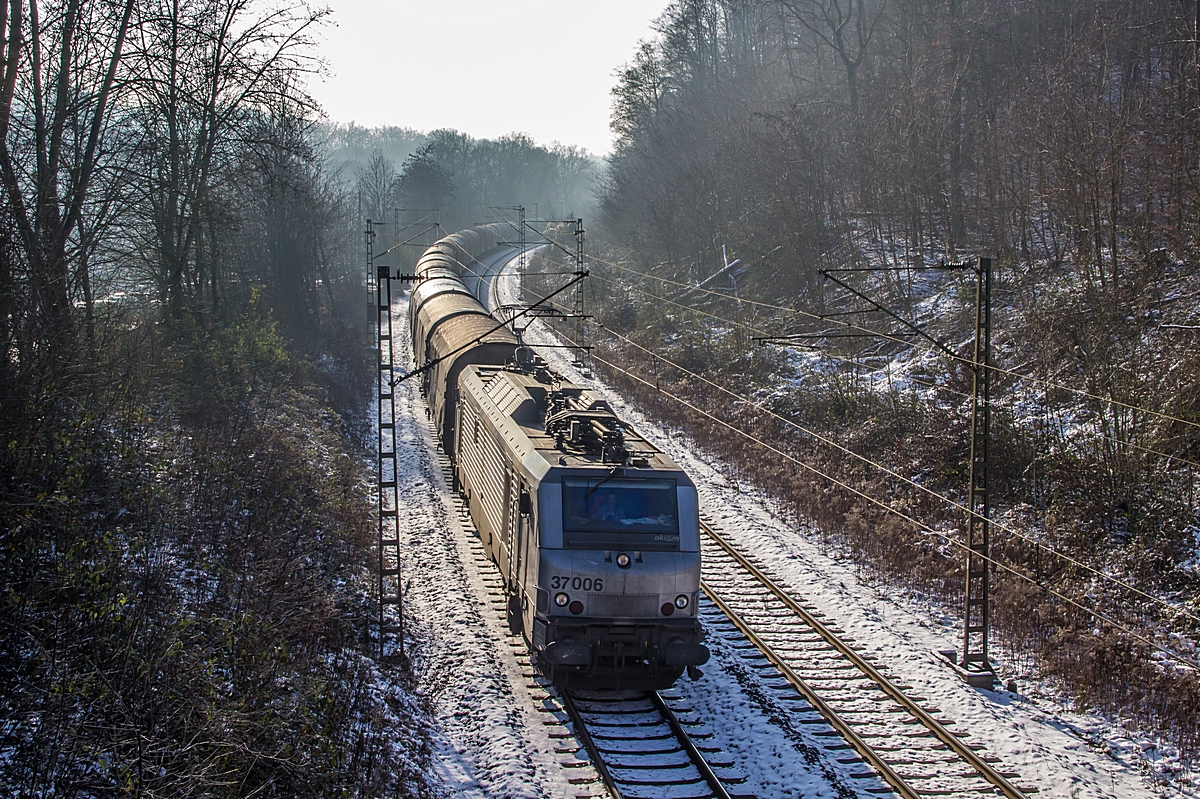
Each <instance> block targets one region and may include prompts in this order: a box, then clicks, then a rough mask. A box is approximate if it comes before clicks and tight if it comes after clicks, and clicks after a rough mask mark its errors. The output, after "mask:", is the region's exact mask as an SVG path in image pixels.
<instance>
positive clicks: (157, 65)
mask: <svg viewBox="0 0 1200 799" xmlns="http://www.w3.org/2000/svg"><path fill="white" fill-rule="evenodd" d="M142 13H143V17H142V18H141V19H140V20H139V23H140V24H139V26H138V38H137V45H138V52H137V55H136V58H137V66H138V69H137V78H136V86H137V89H138V92H139V96H140V98H141V105H140V108H139V117H138V118H139V122H140V124H141V126H142V128H143V130H144V137H145V138H144V145H143V153H144V154H145V155H146V158H145V163H144V165H143V169H144V172H142V174H141V180H140V184H141V185H142V186H143V187H144V190H145V196H144V205H145V209H146V214H147V216H148V218H149V221H150V222H151V224H152V227H153V231H154V236H153V249H154V251H155V252H156V253H157V256H158V263H157V264H156V273H157V274H156V279H157V284H158V287H159V293H160V297H161V299H162V301H163V302H164V303H166V304H167V305H168V306H169V307H170V308H172V310H173V311H174V312H175V313H180V312H182V311H184V310H185V309H190V310H193V311H201V310H207V311H216V310H218V309H219V306H220V296H221V294H220V286H221V274H220V268H219V263H217V262H216V261H214V260H212V259H211V258H209V257H207V255H208V253H210V252H211V251H212V250H213V248H214V247H215V246H216V243H215V242H212V241H206V236H209V235H211V234H212V233H213V231H214V228H213V226H211V225H208V224H207V220H208V219H209V218H211V217H212V216H213V215H218V216H219V215H220V213H221V210H222V209H219V208H217V207H215V206H214V205H213V203H214V193H213V191H214V186H215V185H216V184H217V183H218V182H219V181H220V180H221V179H222V176H223V175H225V174H226V172H227V170H228V169H229V168H231V165H232V164H233V163H234V162H235V161H236V159H237V157H238V153H239V152H240V151H241V148H243V147H244V145H245V144H246V143H248V141H249V138H248V132H249V130H250V129H251V127H252V125H253V124H254V120H255V118H256V116H257V115H261V114H262V113H266V112H268V111H269V109H270V108H272V107H274V106H276V105H278V104H279V103H280V102H286V103H293V104H295V103H298V104H299V105H301V106H307V105H309V104H310V101H309V100H308V99H307V97H306V96H305V95H304V94H303V93H302V92H301V91H299V90H298V88H297V82H296V80H295V77H296V76H297V75H298V74H302V73H304V72H308V71H311V70H313V69H315V67H316V63H315V61H314V59H313V56H312V55H311V52H310V48H311V45H312V41H311V39H310V37H309V34H310V31H311V29H312V28H313V26H314V25H316V24H318V23H319V22H320V21H321V20H322V19H323V18H324V17H325V15H326V13H327V12H326V11H314V10H312V9H309V8H308V7H307V6H305V5H302V4H293V5H286V6H282V7H261V8H260V7H259V6H258V4H257V3H256V2H254V0H196V2H184V0H147V3H146V4H145V5H144V6H143V7H142ZM206 295H207V296H206Z"/></svg>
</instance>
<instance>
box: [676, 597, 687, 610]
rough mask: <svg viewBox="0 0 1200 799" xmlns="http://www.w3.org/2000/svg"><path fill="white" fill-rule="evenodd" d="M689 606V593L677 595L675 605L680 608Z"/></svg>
mask: <svg viewBox="0 0 1200 799" xmlns="http://www.w3.org/2000/svg"><path fill="white" fill-rule="evenodd" d="M687 606H688V596H687V594H680V595H679V596H677V597H675V607H677V608H679V609H680V610H683V609H684V608H686V607H687Z"/></svg>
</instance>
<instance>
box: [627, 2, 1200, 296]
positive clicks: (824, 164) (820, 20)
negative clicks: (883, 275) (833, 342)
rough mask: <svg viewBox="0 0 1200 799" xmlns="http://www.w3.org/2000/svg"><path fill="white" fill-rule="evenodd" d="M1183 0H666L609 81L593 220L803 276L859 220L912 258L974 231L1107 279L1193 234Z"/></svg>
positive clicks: (1096, 281) (1190, 64)
mask: <svg viewBox="0 0 1200 799" xmlns="http://www.w3.org/2000/svg"><path fill="white" fill-rule="evenodd" d="M1193 12H1194V8H1192V7H1190V6H1188V5H1186V4H1181V3H1178V2H1170V1H1169V0H1160V1H1159V2H1153V3H1148V4H1146V3H1140V4H1129V3H1121V2H1115V1H1114V2H1099V3H1096V2H1088V3H1085V2H1077V1H1076V0H1065V1H1063V2H1060V1H1058V0H1055V2H1042V0H1038V1H1037V2H1034V1H1033V0H1030V1H1029V2H991V0H940V1H938V2H927V1H926V0H888V1H884V0H777V1H775V0H742V1H739V0H727V1H721V2H718V1H716V0H681V2H678V3H676V4H674V5H672V6H671V8H670V9H669V11H668V12H667V14H666V15H665V16H664V17H663V18H662V19H661V20H660V22H659V30H660V36H659V37H658V38H657V39H656V40H655V41H654V42H652V43H645V44H643V46H642V49H641V50H640V52H639V53H638V54H637V56H636V57H635V59H634V61H633V62H632V63H631V64H630V65H628V66H627V68H626V69H625V70H624V72H623V74H622V75H621V77H620V81H619V85H618V86H617V88H616V89H615V90H614V98H615V102H614V115H613V123H612V124H613V131H614V133H615V135H616V136H617V152H616V155H615V157H614V158H613V164H612V167H613V168H612V175H611V178H610V180H611V182H610V185H609V187H608V191H607V193H606V197H605V205H604V207H605V210H606V212H607V218H608V221H609V222H610V223H611V226H612V229H613V232H614V233H615V234H616V235H617V236H618V237H619V239H620V240H622V241H625V242H629V243H636V244H637V245H638V247H639V249H640V250H641V251H643V252H646V253H648V254H652V255H653V256H654V257H657V258H658V259H659V260H674V259H679V260H688V261H690V262H691V263H693V264H694V268H695V269H696V272H697V275H699V274H700V272H702V271H703V268H705V267H707V266H711V265H713V264H714V263H717V262H718V260H719V258H718V255H717V254H718V253H719V249H720V248H719V244H721V243H725V244H729V245H731V246H732V245H737V246H738V250H739V252H747V253H751V252H752V253H754V254H755V255H756V256H759V257H762V258H763V264H764V268H763V270H762V271H764V272H767V273H770V274H773V275H779V276H781V277H783V278H785V279H787V280H790V281H793V282H795V283H797V287H798V288H800V289H801V290H803V288H804V287H805V286H807V285H808V284H810V283H811V282H812V272H813V266H814V265H815V264H817V263H819V262H820V259H821V257H822V254H824V253H826V252H828V251H829V250H830V249H831V248H833V247H834V246H835V245H836V244H837V242H839V241H841V240H844V239H845V238H847V236H848V235H849V234H850V233H851V232H852V231H856V230H863V229H865V230H868V231H869V232H871V233H872V234H873V235H874V236H876V237H879V238H883V239H885V240H887V241H888V242H889V243H894V244H899V245H901V246H902V247H903V249H902V253H903V255H904V256H905V259H906V260H907V261H910V262H913V263H915V264H917V265H920V264H921V263H922V260H923V259H924V258H927V257H928V256H929V255H930V254H931V253H937V254H944V255H947V256H949V257H954V256H955V254H956V253H957V252H958V251H960V250H962V249H964V248H966V249H967V250H968V251H971V252H974V251H976V250H979V249H981V248H982V249H986V250H987V251H988V252H990V253H991V254H993V255H998V256H1000V257H1001V259H1002V261H1003V262H1004V263H1006V264H1011V263H1013V262H1016V261H1018V260H1019V261H1020V262H1021V263H1023V264H1025V265H1027V266H1029V267H1037V266H1043V267H1053V266H1056V265H1058V264H1061V263H1063V262H1064V261H1068V260H1069V261H1070V262H1071V263H1072V264H1073V265H1075V266H1076V267H1077V268H1078V269H1079V273H1080V277H1081V279H1086V280H1087V282H1088V285H1089V286H1095V287H1096V288H1098V289H1101V290H1109V289H1111V290H1118V289H1119V287H1120V285H1121V284H1122V282H1123V281H1124V280H1126V279H1128V278H1129V275H1128V273H1129V272H1131V271H1134V270H1136V269H1139V268H1141V266H1142V264H1144V263H1145V262H1146V261H1147V259H1148V256H1149V253H1150V252H1152V251H1153V250H1154V249H1155V248H1157V247H1162V246H1165V245H1167V244H1176V245H1178V244H1180V243H1182V242H1186V241H1188V240H1189V239H1188V236H1189V234H1190V233H1192V232H1194V230H1195V224H1196V216H1197V177H1198V173H1197V158H1196V152H1197V149H1196V137H1197V132H1198V129H1197V125H1198V124H1200V122H1198V120H1197V119H1196V114H1195V108H1196V105H1197V100H1196V98H1197V74H1196V45H1195V36H1194V35H1193V34H1194V26H1195V17H1194V14H1193ZM776 246H781V249H779V250H775V249H774V248H775V247H776Z"/></svg>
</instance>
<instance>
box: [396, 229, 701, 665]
mask: <svg viewBox="0 0 1200 799" xmlns="http://www.w3.org/2000/svg"><path fill="white" fill-rule="evenodd" d="M503 231H504V227H503V226H501V225H487V226H482V227H477V228H471V229H470V230H466V231H462V232H459V233H455V234H452V235H450V236H447V237H445V238H443V239H441V240H439V241H438V242H437V243H436V244H434V245H433V246H432V247H430V248H429V249H428V250H427V251H426V252H425V254H424V255H423V256H422V257H421V259H420V260H419V261H418V262H417V267H416V270H415V271H416V276H417V278H418V282H417V285H416V287H415V288H414V289H413V290H412V293H411V296H410V300H409V323H410V330H411V333H412V346H413V350H412V351H413V356H414V360H415V362H416V366H417V367H424V371H423V372H422V378H423V380H422V390H423V392H424V394H425V397H426V401H427V404H428V407H429V411H430V415H431V417H432V420H433V422H434V424H435V429H436V431H437V435H438V438H439V439H440V443H441V445H442V447H443V450H444V452H445V453H446V454H447V455H448V456H449V457H450V459H451V461H452V462H453V467H454V472H453V473H454V482H455V487H456V489H457V490H458V491H459V492H460V494H461V495H462V497H463V498H464V500H465V502H466V504H467V507H468V508H469V510H470V515H471V518H472V520H473V521H474V523H475V528H476V530H477V531H478V533H479V536H480V538H481V539H482V542H483V545H484V547H485V549H486V551H487V553H488V556H489V557H490V558H491V559H492V560H493V561H494V562H495V563H496V565H497V566H498V567H499V570H500V573H501V575H502V576H503V582H504V586H505V592H506V595H507V610H508V619H509V624H510V626H511V627H512V629H513V630H514V631H520V632H521V634H522V635H523V636H524V638H525V640H526V642H527V643H528V645H529V647H530V649H531V651H532V652H533V654H534V655H535V657H536V658H537V659H538V661H539V663H540V665H541V667H542V668H543V669H544V670H545V671H546V672H547V673H548V674H549V675H550V676H551V677H552V679H554V680H555V681H556V682H559V683H560V684H565V685H568V686H572V687H587V688H611V687H627V688H662V687H666V686H668V685H671V684H672V683H674V682H675V681H676V680H677V679H678V678H679V676H680V675H681V674H682V673H683V671H684V669H689V670H690V671H691V674H692V676H693V677H695V676H698V673H697V672H696V671H695V669H696V667H698V666H700V665H702V664H703V663H704V662H706V661H707V660H708V657H709V652H708V649H707V648H706V647H705V646H704V645H703V643H702V641H703V637H704V634H703V631H702V630H701V627H700V623H699V620H698V617H697V602H698V600H699V590H700V538H699V508H698V499H697V494H696V488H695V486H694V485H693V484H692V481H691V480H690V479H688V476H687V475H686V474H685V473H684V472H683V470H682V469H680V468H679V466H678V465H677V464H676V463H675V462H674V461H672V460H671V459H670V458H669V457H667V456H666V455H665V454H664V453H662V452H661V451H660V450H658V449H657V448H656V447H655V446H654V445H653V444H651V443H650V442H648V441H647V440H646V439H644V438H643V437H641V436H640V435H638V433H637V432H636V431H635V430H633V429H632V428H631V427H630V426H629V425H627V424H626V423H625V422H624V421H622V420H621V419H620V418H619V417H618V416H617V415H616V414H615V413H614V412H613V410H612V408H611V406H610V405H609V403H608V402H607V400H605V398H604V397H603V396H601V395H600V394H599V393H598V392H596V391H595V390H594V389H591V388H588V387H586V386H582V385H577V384H574V383H571V382H568V381H566V380H564V379H563V378H562V377H560V376H559V375H557V374H555V373H554V372H553V371H551V370H550V369H549V368H548V367H547V365H546V364H545V362H544V361H542V360H541V359H540V358H538V357H537V356H536V355H535V354H534V353H533V351H532V350H531V349H529V348H528V347H525V346H523V345H521V344H520V343H519V342H518V340H517V337H516V336H515V335H514V333H513V332H512V331H511V330H509V329H508V328H507V327H505V326H502V325H500V323H499V322H498V321H497V320H496V319H495V318H494V317H492V316H491V315H489V314H488V311H487V309H486V308H485V307H484V306H483V304H482V303H481V302H480V297H482V296H485V292H486V291H487V290H488V285H489V282H490V276H489V275H487V274H485V273H484V271H483V269H482V267H483V263H484V261H483V256H485V254H486V253H489V252H491V251H494V250H495V248H496V247H497V246H500V244H501V238H502V235H503Z"/></svg>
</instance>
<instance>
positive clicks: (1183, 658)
mask: <svg viewBox="0 0 1200 799" xmlns="http://www.w3.org/2000/svg"><path fill="white" fill-rule="evenodd" d="M552 304H554V305H557V303H552ZM563 338H565V339H566V340H567V341H568V342H570V343H572V344H575V345H576V346H578V344H577V342H574V341H572V340H571V338H570V337H569V336H566V335H563ZM591 357H592V359H593V360H595V361H599V362H600V363H602V364H604V365H605V366H607V367H608V368H610V369H612V370H613V371H616V372H619V373H621V374H624V375H626V376H627V377H629V378H630V379H632V380H635V381H636V382H638V383H641V384H642V385H645V386H647V387H648V388H653V389H655V390H656V391H661V389H660V388H659V387H658V386H656V385H655V384H654V383H653V382H651V381H649V380H647V379H646V378H644V377H642V376H640V375H637V374H634V373H633V372H631V371H629V370H628V369H625V368H623V367H621V366H618V365H617V364H615V363H612V362H611V361H608V360H606V359H604V358H603V357H601V356H598V355H595V354H593V355H592V356H591ZM667 396H668V397H670V398H671V399H672V400H674V401H675V402H678V403H679V404H681V405H683V406H684V407H686V408H688V409H689V410H691V411H692V412H694V413H697V414H699V415H700V416H703V417H705V418H707V419H709V420H711V421H712V422H714V423H716V424H718V425H720V426H721V427H725V428H727V429H729V430H731V431H733V432H734V433H737V434H738V435H741V436H743V437H744V438H746V439H748V440H750V441H751V442H753V443H755V444H758V445H759V446H761V447H763V448H764V449H767V450H769V451H770V452H772V453H774V454H775V455H778V456H780V457H781V458H784V459H785V460H788V461H790V462H792V463H795V464H796V465H797V466H800V467H801V468H803V469H805V470H807V471H809V472H811V473H812V474H814V475H816V476H818V477H820V478H822V479H825V480H828V481H829V482H831V483H833V484H834V485H836V486H838V487H840V488H843V489H845V490H847V491H849V492H851V493H852V494H854V495H856V496H858V497H860V498H862V499H864V500H866V501H867V502H869V503H871V504H872V505H875V506H877V507H879V508H881V509H882V510H884V511H886V512H888V513H891V514H893V515H895V516H898V517H899V518H901V519H903V520H905V521H907V522H909V523H910V524H912V525H913V526H914V527H916V528H917V529H919V530H922V531H925V532H927V533H929V534H931V535H933V536H936V537H937V538H940V539H941V540H943V541H945V542H946V543H948V544H950V545H952V546H955V547H958V548H959V549H963V550H967V549H969V547H968V546H967V545H966V544H964V543H963V542H961V541H958V540H957V539H954V538H951V537H950V536H948V535H947V534H946V533H944V532H942V531H940V530H936V529H934V528H932V527H930V526H929V525H927V524H924V523H923V522H920V521H918V520H917V519H915V518H913V517H912V516H909V515H908V514H906V513H904V512H902V511H900V510H897V509H896V508H893V507H891V506H890V505H888V504H887V503H885V502H884V501H883V500H880V499H877V498H876V497H873V496H871V495H869V494H867V493H865V492H863V491H862V490H860V489H857V488H855V487H854V486H852V485H850V484H848V483H846V482H845V481H842V480H839V479H838V478H836V477H834V476H832V475H830V474H826V473H825V472H823V471H821V470H820V469H818V468H817V467H815V466H813V465H811V464H809V463H806V462H804V461H802V460H800V459H799V458H796V457H794V456H792V455H790V454H789V453H787V452H784V451H783V450H781V449H779V448H778V447H774V446H772V445H771V444H768V443H767V442H765V441H763V440H762V439H759V438H756V437H755V436H753V435H752V434H750V433H747V432H746V431H745V430H742V429H741V428H739V427H737V426H736V425H733V424H730V423H729V422H727V421H725V420H724V419H721V418H719V417H717V416H715V415H714V414H712V413H710V412H708V411H705V410H703V409H702V408H700V407H698V406H696V405H694V404H693V403H690V402H688V401H687V400H685V399H683V398H681V397H679V396H678V395H676V394H671V393H668V394H667ZM976 555H977V556H978V557H980V558H982V559H983V560H985V561H987V562H988V563H990V564H992V565H993V566H995V567H996V568H998V569H1001V570H1002V571H1005V572H1008V573H1010V574H1012V575H1014V576H1015V577H1017V578H1019V579H1021V580H1024V581H1025V582H1027V583H1029V584H1031V585H1033V586H1035V587H1037V588H1040V589H1041V590H1043V591H1045V592H1046V593H1048V594H1050V595H1051V596H1054V597H1056V598H1058V599H1060V600H1062V601H1063V602H1066V603H1067V604H1069V605H1071V606H1073V607H1075V608H1077V609H1078V610H1081V611H1083V612H1084V613H1085V614H1087V615H1089V616H1091V617H1092V618H1095V619H1098V620H1099V621H1102V622H1104V623H1105V624H1108V625H1110V626H1112V627H1113V628H1114V629H1117V630H1120V631H1121V632H1122V633H1124V634H1126V635H1128V636H1129V637H1130V638H1133V639H1134V640H1137V641H1140V642H1141V643H1143V644H1145V645H1147V646H1149V647H1151V648H1153V649H1155V650H1158V651H1159V652H1162V653H1163V654H1165V655H1168V656H1170V657H1173V658H1175V659H1176V660H1178V661H1180V662H1182V663H1183V664H1185V665H1187V666H1189V667H1190V668H1194V669H1200V662H1197V661H1195V660H1193V659H1192V658H1190V657H1188V656H1187V655H1184V654H1181V653H1179V652H1176V651H1174V650H1173V649H1171V648H1169V647H1166V646H1163V645H1162V644H1159V643H1158V642H1156V641H1154V640H1153V639H1150V638H1148V637H1146V636H1145V635H1142V634H1141V633H1138V632H1137V631H1135V630H1133V629H1131V628H1130V627H1128V626H1126V625H1124V624H1122V623H1121V622H1119V621H1117V620H1116V619H1114V618H1112V617H1111V616H1109V615H1108V614H1106V613H1103V612H1102V611H1099V610H1096V609H1094V608H1089V607H1087V606H1086V605H1084V604H1083V603H1081V602H1079V601H1078V600H1075V599H1072V598H1071V597H1069V596H1066V595H1065V594H1063V593H1061V592H1059V591H1056V590H1054V589H1053V588H1051V587H1049V586H1047V585H1044V584H1043V583H1041V582H1039V581H1037V580H1035V579H1034V578H1032V577H1030V576H1028V575H1026V574H1024V573H1022V572H1021V571H1020V570H1018V569H1016V568H1015V567H1013V566H1009V565H1008V564H1006V563H1003V562H1001V561H998V560H996V559H995V558H992V557H991V556H988V555H980V554H979V553H976Z"/></svg>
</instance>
